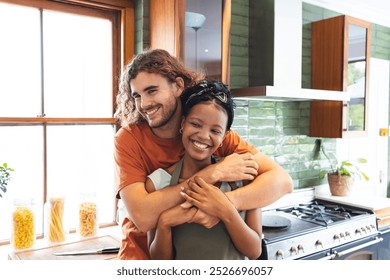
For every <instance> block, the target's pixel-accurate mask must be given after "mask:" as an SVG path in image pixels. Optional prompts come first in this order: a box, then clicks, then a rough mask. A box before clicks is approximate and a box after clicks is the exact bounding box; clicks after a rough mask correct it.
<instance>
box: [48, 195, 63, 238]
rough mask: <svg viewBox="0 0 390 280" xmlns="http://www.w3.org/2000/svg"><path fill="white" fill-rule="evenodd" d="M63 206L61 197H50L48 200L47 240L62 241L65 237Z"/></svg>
mask: <svg viewBox="0 0 390 280" xmlns="http://www.w3.org/2000/svg"><path fill="white" fill-rule="evenodd" d="M64 208H65V200H64V198H62V197H58V198H51V199H50V200H49V201H48V209H47V226H46V228H47V233H46V236H47V239H48V240H49V242H54V243H55V242H62V241H65V239H66V235H65V229H64Z"/></svg>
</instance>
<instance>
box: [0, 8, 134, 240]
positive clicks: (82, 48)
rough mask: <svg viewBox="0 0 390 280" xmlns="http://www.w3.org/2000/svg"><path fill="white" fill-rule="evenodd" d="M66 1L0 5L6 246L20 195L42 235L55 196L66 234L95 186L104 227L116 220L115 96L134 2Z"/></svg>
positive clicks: (0, 154) (0, 221) (0, 202)
mask: <svg viewBox="0 0 390 280" xmlns="http://www.w3.org/2000/svg"><path fill="white" fill-rule="evenodd" d="M64 2H68V3H59V2H57V1H47V0H36V1H29V0H22V1H18V5H15V4H12V1H3V0H0V26H1V28H0V40H1V44H0V61H1V63H0V162H1V164H3V162H7V163H8V165H9V166H10V167H12V168H13V169H15V171H14V172H13V173H12V181H11V182H10V184H9V186H8V192H7V193H6V194H5V195H3V198H0V213H1V215H0V225H1V226H0V242H1V241H2V240H3V241H4V240H8V239H9V238H10V234H11V230H10V229H11V210H12V204H13V199H14V198H20V197H31V198H33V199H34V202H35V208H34V210H35V217H36V227H35V228H36V234H37V235H38V236H39V235H42V234H43V230H44V228H43V227H44V225H43V224H44V222H43V216H44V213H43V212H44V203H45V201H46V200H47V199H48V198H50V197H55V196H64V197H65V203H66V204H65V205H66V211H67V215H68V217H70V218H69V220H68V221H69V223H68V225H67V226H68V228H70V229H73V228H75V227H76V225H77V221H78V217H77V214H76V213H77V202H78V200H79V195H80V194H81V193H83V192H85V191H90V190H93V191H94V192H95V193H96V196H97V202H98V206H99V216H98V218H99V223H100V224H110V223H113V222H114V221H115V208H116V205H115V177H114V162H113V137H114V134H115V131H116V125H115V119H114V118H113V111H114V107H115V104H114V95H115V93H116V84H117V82H118V81H117V77H118V76H119V72H120V65H121V61H124V60H125V59H126V58H127V57H124V56H123V55H122V53H121V49H124V48H126V45H125V44H126V42H121V41H120V40H121V39H119V38H123V37H124V36H123V34H122V32H125V31H124V26H121V25H120V24H121V19H122V18H125V19H126V20H128V19H129V13H130V11H132V7H130V8H131V10H129V9H130V8H129V6H130V4H129V3H128V2H131V1H122V0H115V1H104V0H100V1H94V3H95V6H91V5H92V4H84V5H81V4H80V1H75V2H77V5H76V4H72V2H73V1H64ZM84 2H86V3H87V2H89V1H84ZM96 2H98V3H100V4H96ZM104 2H107V3H109V4H104ZM96 5H97V6H96ZM121 5H122V6H121ZM124 13H127V15H125V14H124ZM124 25H126V23H124ZM126 32H127V33H126V35H128V32H130V29H128V30H126ZM127 40H128V39H127ZM130 41H131V40H130ZM123 47H124V48H123ZM130 49H131V50H132V48H130ZM127 52H129V51H128V50H127ZM72 217H73V218H72Z"/></svg>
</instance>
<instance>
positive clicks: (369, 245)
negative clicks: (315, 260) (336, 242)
mask: <svg viewBox="0 0 390 280" xmlns="http://www.w3.org/2000/svg"><path fill="white" fill-rule="evenodd" d="M382 241H383V238H382V237H379V236H378V235H374V236H370V237H365V238H362V239H359V240H356V241H353V242H350V243H347V244H344V245H341V246H338V247H334V248H332V249H331V252H330V255H329V256H328V257H326V258H324V259H330V260H377V259H378V251H379V248H380V246H381V245H380V244H381V242H382Z"/></svg>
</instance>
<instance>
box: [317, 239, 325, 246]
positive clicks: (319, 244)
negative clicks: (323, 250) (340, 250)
mask: <svg viewBox="0 0 390 280" xmlns="http://www.w3.org/2000/svg"><path fill="white" fill-rule="evenodd" d="M318 246H321V247H324V246H323V245H322V241H321V240H317V241H316V247H318Z"/></svg>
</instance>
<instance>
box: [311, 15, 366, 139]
mask: <svg viewBox="0 0 390 280" xmlns="http://www.w3.org/2000/svg"><path fill="white" fill-rule="evenodd" d="M370 36H371V33H370V23H368V22H365V21H362V20H359V19H356V18H352V17H349V16H338V17H334V18H329V19H325V20H321V21H318V22H313V23H312V88H313V89H324V90H338V91H348V92H350V93H351V100H350V101H348V102H344V101H312V102H311V104H310V136H312V137H327V138H343V137H353V136H365V135H367V124H368V121H367V116H368V106H367V104H368V96H369V94H368V80H369V64H370V63H369V58H370V57H369V54H370ZM362 67H363V68H364V69H361V68H362ZM354 75H355V76H356V81H355V80H354V77H353V76H354ZM359 75H360V78H359V79H358V77H359ZM353 82H356V84H357V83H358V82H359V84H358V85H354V83H353ZM358 91H361V93H359V92H358Z"/></svg>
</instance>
